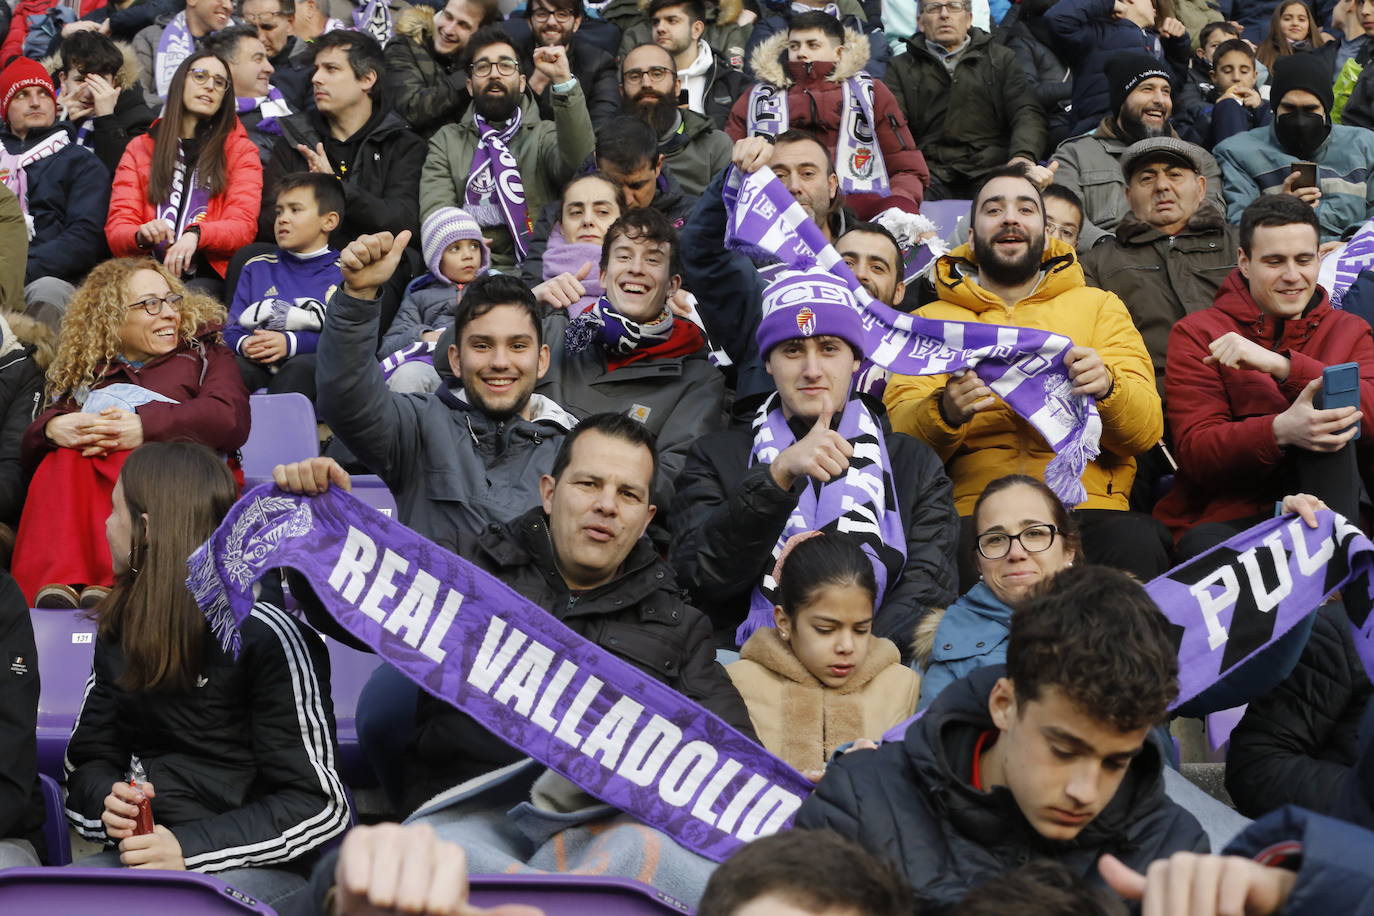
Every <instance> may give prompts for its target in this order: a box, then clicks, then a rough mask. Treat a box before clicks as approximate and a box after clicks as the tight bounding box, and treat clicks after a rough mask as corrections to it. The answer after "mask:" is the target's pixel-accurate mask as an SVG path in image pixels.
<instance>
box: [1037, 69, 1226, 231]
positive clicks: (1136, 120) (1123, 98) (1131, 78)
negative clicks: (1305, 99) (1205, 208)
mask: <svg viewBox="0 0 1374 916" xmlns="http://www.w3.org/2000/svg"><path fill="white" fill-rule="evenodd" d="M1106 77H1107V84H1108V87H1109V89H1110V90H1111V98H1110V106H1111V107H1110V110H1109V113H1108V114H1107V115H1105V116H1103V118H1102V120H1101V122H1100V123H1099V124H1098V125H1097V127H1096V128H1094V129H1093V130H1092V131H1090V132H1088V133H1085V134H1080V135H1078V136H1076V137H1070V138H1069V139H1067V140H1065V141H1064V142H1063V143H1061V144H1059V146H1058V147H1057V148H1056V149H1055V151H1054V161H1056V162H1058V163H1059V168H1058V171H1056V172H1055V175H1054V181H1055V183H1056V184H1062V185H1064V186H1065V187H1067V188H1068V189H1069V190H1071V191H1073V192H1074V193H1075V194H1077V195H1078V196H1079V197H1080V198H1082V200H1083V217H1084V219H1083V229H1082V232H1081V235H1082V244H1081V246H1080V247H1081V248H1082V249H1083V250H1086V249H1088V248H1091V247H1092V246H1093V245H1096V244H1097V243H1098V242H1100V241H1102V239H1104V238H1106V237H1107V235H1108V234H1109V233H1110V232H1112V231H1113V230H1115V229H1116V227H1117V224H1119V223H1120V222H1121V220H1122V218H1123V217H1124V216H1125V215H1126V214H1127V212H1128V209H1127V204H1126V195H1125V193H1124V192H1125V187H1126V180H1125V178H1124V177H1122V174H1121V156H1122V154H1124V153H1125V152H1126V148H1127V147H1129V146H1130V145H1131V144H1133V143H1136V142H1138V141H1140V140H1145V139H1148V138H1150V137H1177V136H1178V132H1177V131H1175V130H1174V128H1173V125H1172V123H1171V121H1170V118H1171V117H1172V116H1173V113H1174V98H1173V83H1172V82H1171V80H1172V77H1171V76H1170V73H1169V71H1168V70H1167V69H1165V68H1164V66H1163V65H1161V64H1160V62H1159V61H1158V60H1156V59H1155V58H1154V57H1152V56H1150V55H1149V54H1145V53H1128V54H1119V55H1117V56H1115V57H1113V58H1112V59H1111V60H1110V61H1109V62H1108V63H1107V68H1106ZM1203 156H1204V157H1205V158H1203V160H1202V175H1203V177H1204V178H1206V179H1207V194H1208V197H1210V198H1211V200H1212V202H1213V203H1215V204H1216V205H1217V206H1218V207H1219V208H1221V207H1224V204H1223V203H1222V198H1221V169H1220V168H1218V167H1217V163H1216V160H1214V159H1213V158H1212V157H1211V155H1209V154H1207V153H1203Z"/></svg>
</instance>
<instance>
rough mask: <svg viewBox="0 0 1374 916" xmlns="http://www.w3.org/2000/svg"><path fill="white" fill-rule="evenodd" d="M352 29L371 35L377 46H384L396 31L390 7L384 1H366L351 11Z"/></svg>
mask: <svg viewBox="0 0 1374 916" xmlns="http://www.w3.org/2000/svg"><path fill="white" fill-rule="evenodd" d="M353 29H354V30H355V31H358V32H362V33H364V34H367V35H371V36H372V37H373V38H375V39H377V43H378V44H381V45H384V44H386V43H387V42H388V41H390V40H391V36H392V35H393V34H395V31H396V29H395V26H394V24H393V23H392V21H391V7H390V5H388V4H387V2H386V0H367V3H365V4H363V5H362V6H360V7H359V8H357V9H355V10H354V11H353Z"/></svg>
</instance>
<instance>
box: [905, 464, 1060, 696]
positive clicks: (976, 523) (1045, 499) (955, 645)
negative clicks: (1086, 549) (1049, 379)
mask: <svg viewBox="0 0 1374 916" xmlns="http://www.w3.org/2000/svg"><path fill="white" fill-rule="evenodd" d="M973 530H974V532H975V538H974V545H975V546H974V551H973V561H974V564H975V565H976V566H977V567H978V584H977V585H975V586H974V587H973V588H971V589H969V590H968V591H967V592H965V593H964V594H963V595H962V596H961V597H960V598H959V599H958V600H957V601H955V602H954V603H953V604H951V605H950V606H949V607H948V608H947V609H945V610H944V611H935V612H934V613H931V614H928V615H926V617H925V618H924V619H923V620H922V621H921V623H920V625H919V626H918V627H917V629H916V644H915V646H914V647H913V651H914V653H915V655H916V664H917V665H918V666H920V667H921V668H922V679H921V701H920V704H919V706H918V707H917V708H918V709H925V708H926V707H927V706H929V705H930V703H931V701H932V700H934V699H935V697H936V695H937V694H939V692H940V691H941V690H943V689H945V687H946V686H948V685H949V684H950V683H952V682H953V681H956V680H958V679H959V678H961V677H963V676H964V675H966V674H968V673H969V672H970V671H973V670H974V669H975V668H982V667H983V666H984V665H999V664H1002V663H1003V662H1004V661H1006V657H1007V635H1008V634H1009V632H1010V627H1011V615H1012V612H1013V611H1014V610H1015V609H1016V606H1017V605H1018V604H1020V603H1021V602H1022V601H1024V600H1026V598H1028V597H1029V596H1030V595H1031V594H1032V593H1033V592H1034V591H1035V590H1036V589H1037V588H1038V587H1039V586H1040V585H1041V584H1042V583H1044V582H1047V581H1049V580H1050V579H1051V578H1053V577H1054V575H1055V573H1057V572H1059V571H1060V570H1061V569H1063V568H1065V567H1066V566H1072V565H1073V562H1074V560H1076V559H1077V558H1078V556H1079V550H1080V545H1079V540H1078V529H1077V528H1075V527H1074V523H1073V519H1072V517H1071V516H1070V515H1069V512H1068V510H1067V509H1065V508H1064V504H1063V503H1062V502H1060V501H1059V498H1058V497H1057V496H1055V495H1054V491H1053V490H1051V489H1050V488H1049V487H1048V486H1046V485H1045V483H1044V482H1043V481H1041V480H1037V479H1036V478H1034V477H1028V476H1026V475H1024V474H1010V475H1008V476H1006V477H999V478H997V479H996V480H994V481H993V482H992V483H990V484H988V485H987V487H986V489H984V490H983V492H982V494H981V495H980V496H979V497H978V502H977V503H975V504H974V506H973Z"/></svg>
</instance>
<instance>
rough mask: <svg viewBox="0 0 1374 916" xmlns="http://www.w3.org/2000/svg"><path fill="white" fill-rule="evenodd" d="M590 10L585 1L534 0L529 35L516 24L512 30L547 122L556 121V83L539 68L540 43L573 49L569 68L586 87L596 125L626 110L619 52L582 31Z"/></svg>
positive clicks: (529, 10)
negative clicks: (516, 29) (516, 31)
mask: <svg viewBox="0 0 1374 916" xmlns="http://www.w3.org/2000/svg"><path fill="white" fill-rule="evenodd" d="M585 15H586V10H585V9H584V8H583V6H582V0H531V2H530V4H529V5H528V6H526V7H525V16H526V18H527V19H528V20H529V28H530V34H529V36H528V37H524V36H521V37H516V36H515V34H514V30H513V29H512V30H511V31H510V32H509V33H508V34H510V35H511V38H509V39H508V40H509V41H510V43H511V46H512V47H514V48H515V50H516V51H518V52H519V56H520V66H521V68H522V69H523V70H524V72H525V78H526V79H527V80H528V83H529V89H530V92H531V93H533V95H534V97H535V99H536V100H537V101H538V103H539V116H540V117H541V118H543V119H544V120H545V121H552V120H554V113H555V105H554V99H553V96H552V94H551V88H550V87H551V86H552V85H553V84H552V83H551V82H550V81H549V78H548V77H547V76H546V75H545V74H544V73H543V72H542V71H541V70H540V69H539V67H538V60H537V55H536V53H535V51H536V49H537V48H563V49H564V50H565V51H566V52H567V56H568V67H569V69H570V70H571V71H572V75H573V76H575V77H577V81H578V83H580V84H581V86H582V92H583V94H584V95H585V96H586V99H587V112H588V113H589V114H590V115H591V117H592V124H594V125H596V126H597V127H600V126H601V124H602V122H603V121H605V120H607V119H608V118H612V117H614V116H615V114H616V113H617V112H618V111H619V110H620V92H619V90H618V89H617V87H616V80H615V76H616V73H615V57H614V56H612V55H611V54H610V53H609V52H608V51H606V50H604V49H602V48H599V47H597V46H596V45H595V44H594V43H592V42H591V41H589V40H588V39H587V38H586V37H585V36H581V35H578V29H579V28H581V26H582V20H583V17H584V16H585Z"/></svg>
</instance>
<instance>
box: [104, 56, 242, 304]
mask: <svg viewBox="0 0 1374 916" xmlns="http://www.w3.org/2000/svg"><path fill="white" fill-rule="evenodd" d="M261 204H262V162H261V160H260V159H259V158H258V150H257V147H256V146H254V145H253V141H252V140H250V139H249V138H248V134H247V132H246V131H244V129H243V125H242V124H240V123H239V119H238V115H237V114H236V113H235V101H234V93H233V91H232V89H231V82H230V79H229V67H228V65H227V64H226V63H225V62H224V60H223V59H222V58H220V57H219V56H218V55H216V54H214V53H213V52H211V51H205V50H201V51H196V52H195V53H193V54H192V55H191V56H190V57H188V58H187V59H186V60H185V61H183V62H182V64H181V66H180V67H179V68H177V72H176V74H175V75H174V76H173V77H172V83H171V86H170V88H169V89H168V93H167V107H166V109H165V110H164V111H163V115H162V118H161V119H160V120H158V121H156V122H154V123H153V126H152V128H151V129H150V130H149V132H148V133H147V134H145V135H144V136H141V137H135V138H134V139H133V140H131V141H130V142H129V145H128V147H126V148H125V150H124V157H123V158H122V159H121V160H120V162H119V168H118V169H117V170H116V171H115V177H114V188H113V191H112V192H111V195H110V214H109V217H108V218H107V219H106V221H105V237H106V239H107V240H108V241H109V243H110V251H111V252H113V253H114V255H115V257H122V258H128V257H137V256H139V255H145V254H150V255H152V256H153V257H156V258H157V259H158V260H159V261H161V262H162V264H163V266H165V267H166V268H167V270H168V271H170V272H171V273H172V274H173V275H174V276H176V277H178V278H180V279H182V280H183V281H184V282H186V283H188V284H190V285H192V286H193V287H195V288H197V289H200V290H203V291H204V292H207V293H209V294H211V295H213V296H216V297H219V296H221V295H222V294H223V290H224V272H225V269H226V268H227V267H228V266H229V258H230V257H232V256H233V254H234V252H236V251H238V250H239V249H240V248H242V247H243V246H244V245H247V244H248V243H250V242H252V241H253V238H254V236H255V235H256V234H257V229H258V209H259V207H260V206H261Z"/></svg>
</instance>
